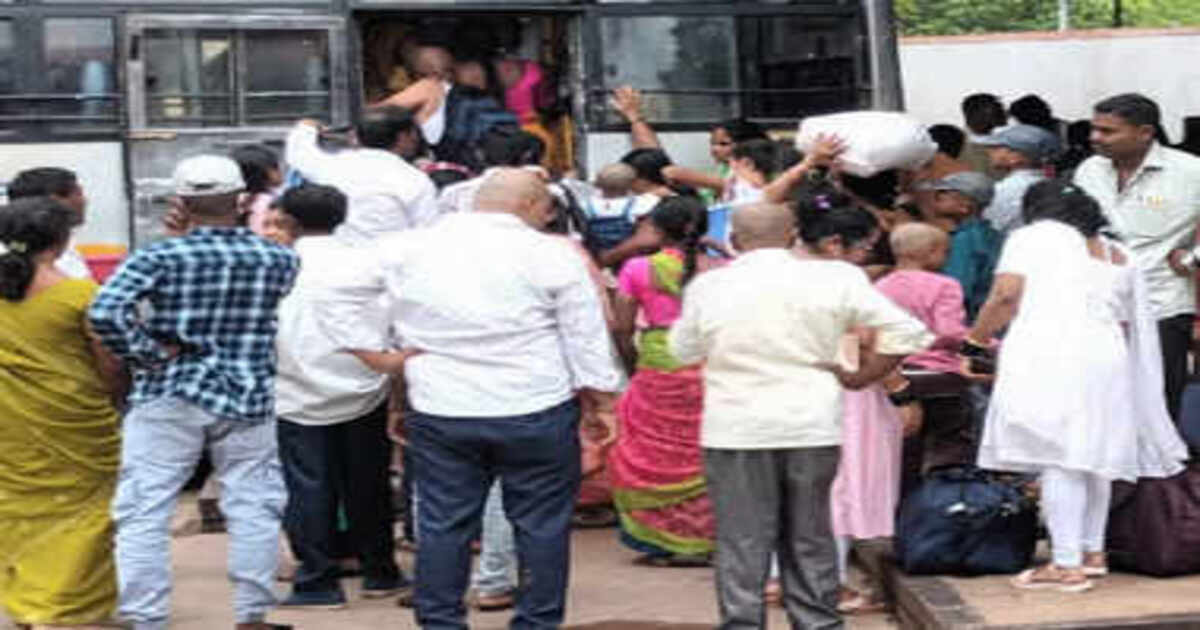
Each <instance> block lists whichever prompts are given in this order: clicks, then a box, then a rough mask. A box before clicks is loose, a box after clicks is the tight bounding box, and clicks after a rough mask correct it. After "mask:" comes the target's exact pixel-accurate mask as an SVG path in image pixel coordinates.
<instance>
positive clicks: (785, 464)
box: [704, 446, 844, 630]
mask: <svg viewBox="0 0 1200 630" xmlns="http://www.w3.org/2000/svg"><path fill="white" fill-rule="evenodd" d="M840 457H841V449H840V448H839V447H837V446H829V447H818V448H797V449H779V450H726V449H705V451H704V465H705V473H706V476H707V481H708V494H709V496H710V497H711V498H712V502H713V508H714V511H715V512H716V517H717V554H716V565H717V601H718V603H719V606H720V614H721V624H720V625H719V626H718V627H719V628H720V629H721V630H741V629H742V628H765V627H766V626H767V616H766V607H765V606H764V604H763V587H764V586H765V585H766V581H767V573H768V571H769V570H770V568H769V566H770V557H771V552H772V551H775V552H777V553H778V557H779V568H780V575H781V578H782V585H783V602H784V606H785V607H786V609H787V615H788V621H790V622H791V626H792V628H793V629H794V630H795V629H801V628H803V629H805V630H826V629H830V628H837V629H840V628H843V627H844V626H843V624H842V618H841V615H840V614H839V613H838V611H837V593H838V571H837V551H836V547H835V545H834V538H833V530H832V527H831V524H830V514H829V488H830V486H831V485H833V478H834V475H836V474H837V469H838V460H839V459H840Z"/></svg>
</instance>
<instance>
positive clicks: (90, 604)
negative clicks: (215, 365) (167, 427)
mask: <svg viewBox="0 0 1200 630" xmlns="http://www.w3.org/2000/svg"><path fill="white" fill-rule="evenodd" d="M74 221H75V217H74V215H73V213H72V212H71V210H68V209H67V208H66V207H64V206H62V205H60V204H59V203H58V202H56V201H53V200H51V199H49V198H47V197H34V198H27V199H20V200H18V201H14V202H13V203H12V204H10V205H8V206H4V207H0V365H3V366H4V369H2V370H0V495H2V496H3V497H4V500H3V501H0V550H3V551H0V563H2V564H0V603H3V606H4V608H5V612H6V613H7V614H8V616H9V617H11V618H12V619H13V620H14V621H15V622H16V623H17V624H18V625H19V626H20V627H29V626H38V627H41V626H43V625H49V626H89V627H90V626H92V625H97V624H102V623H105V622H107V621H108V620H109V619H110V617H111V615H112V612H113V609H114V607H115V605H116V597H117V584H116V574H115V568H114V564H113V556H112V521H111V519H110V517H109V512H108V508H109V503H110V502H111V501H112V497H113V491H114V487H115V484H116V480H117V465H118V462H119V455H120V439H119V437H118V433H117V430H118V422H119V416H118V414H117V410H116V408H115V407H114V406H113V402H112V399H113V397H114V394H115V392H116V389H117V388H116V387H115V383H116V382H117V381H118V380H119V379H118V378H117V375H119V374H120V366H119V364H118V363H117V362H116V361H115V360H114V359H112V357H111V356H110V355H109V354H108V353H107V352H105V351H103V349H102V348H101V347H100V345H99V344H98V343H96V342H94V341H93V340H92V339H91V337H90V335H89V334H88V332H87V330H86V324H85V323H84V322H85V319H84V314H85V312H86V310H87V307H88V304H89V303H90V302H91V300H92V296H93V295H94V294H95V292H96V290H97V286H96V284H95V283H93V282H92V281H91V280H82V279H72V278H68V277H66V276H65V275H63V274H62V273H61V272H60V271H58V269H56V268H55V260H57V258H58V257H59V255H60V254H62V251H63V249H64V248H65V247H66V246H67V242H68V239H69V237H70V230H71V226H72V225H73V223H74Z"/></svg>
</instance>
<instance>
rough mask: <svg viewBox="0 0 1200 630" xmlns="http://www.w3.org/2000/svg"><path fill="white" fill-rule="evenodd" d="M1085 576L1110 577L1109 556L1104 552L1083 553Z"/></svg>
mask: <svg viewBox="0 0 1200 630" xmlns="http://www.w3.org/2000/svg"><path fill="white" fill-rule="evenodd" d="M1083 574H1084V575H1086V576H1088V577H1104V576H1106V575H1108V556H1107V555H1106V554H1105V553H1104V552H1103V551H1085V552H1083Z"/></svg>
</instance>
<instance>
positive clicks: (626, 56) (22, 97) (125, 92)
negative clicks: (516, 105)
mask: <svg viewBox="0 0 1200 630" xmlns="http://www.w3.org/2000/svg"><path fill="white" fill-rule="evenodd" d="M889 5H890V2H888V0H764V1H761V2H754V1H724V2H720V1H710V2H703V1H695V0H693V1H687V2H677V1H661V0H660V1H656V2H616V1H607V0H574V1H573V0H541V1H536V2H535V1H528V2H521V1H520V0H517V1H510V2H497V1H494V0H475V1H472V2H460V1H456V0H426V1H425V2H419V3H413V2H406V1H403V0H276V1H274V2H272V1H270V0H208V1H207V2H196V1H192V2H181V1H180V0H124V1H121V2H113V1H111V0H0V143H2V144H0V183H2V182H4V181H6V180H7V179H9V178H11V177H12V176H13V175H14V174H15V173H17V172H18V171H20V170H22V169H25V168H30V167H34V166H62V167H65V168H70V169H72V170H74V171H76V172H77V173H78V174H79V176H80V178H81V181H82V183H83V185H84V187H85V190H86V192H87V193H88V195H89V197H90V199H91V203H90V206H89V207H90V214H89V217H88V220H87V224H86V226H85V227H84V228H83V231H82V232H81V233H80V235H79V236H80V238H79V241H80V242H81V243H90V244H100V245H104V246H107V247H110V248H114V249H122V248H132V247H136V246H138V245H139V244H144V243H146V242H148V241H150V240H152V239H153V238H155V237H156V235H157V233H158V230H159V229H160V227H159V225H160V221H159V218H160V216H161V213H162V212H163V209H164V203H163V199H164V196H165V194H166V192H167V186H166V182H167V179H168V178H169V175H170V171H171V168H172V166H173V165H174V163H175V162H176V161H178V160H179V159H180V158H181V157H184V156H187V155H192V154H196V153H200V152H211V151H216V152H221V153H225V152H228V151H229V150H230V149H232V148H233V147H235V146H237V145H239V144H243V143H249V142H264V141H265V142H275V143H278V142H279V141H280V140H281V139H282V137H283V133H284V131H285V130H286V129H287V128H288V127H289V126H290V125H291V123H293V122H294V121H295V120H296V119H297V118H300V117H315V118H320V119H323V120H325V121H328V123H329V124H330V125H332V126H341V125H347V124H350V123H352V122H353V120H354V117H355V113H356V112H358V111H360V110H361V108H362V107H363V106H364V105H365V104H367V103H370V102H373V101H374V100H375V99H377V98H379V97H380V96H382V95H384V94H386V93H387V92H389V91H390V90H391V89H393V88H394V87H395V83H396V81H397V77H398V76H399V77H401V80H402V76H403V73H402V71H401V70H400V68H401V66H402V60H403V57H404V53H405V51H406V50H409V49H410V48H411V45H412V43H413V42H424V43H443V44H445V45H448V46H450V47H451V48H452V49H453V48H460V47H471V48H477V49H480V50H503V51H504V53H503V54H504V55H507V56H509V57H512V58H516V59H524V60H527V61H534V62H537V63H538V64H540V67H541V68H542V69H543V70H544V72H545V75H546V77H547V79H548V80H549V81H550V84H551V85H553V86H555V87H554V92H555V94H556V95H557V101H558V103H559V107H558V119H559V122H560V123H562V122H565V124H568V125H569V126H570V128H571V129H572V130H573V134H572V137H573V138H574V141H573V142H572V143H571V144H572V146H573V149H574V150H573V151H572V153H571V159H572V161H573V163H574V164H575V166H577V167H578V168H579V169H580V170H581V171H582V172H587V169H588V167H589V166H592V167H595V166H596V165H602V164H605V163H609V162H612V161H614V160H616V159H617V158H619V157H620V155H621V154H623V153H624V152H625V151H627V150H628V148H629V141H628V138H627V128H625V127H623V125H622V121H621V120H620V118H619V117H617V116H616V115H615V114H614V112H612V111H611V109H610V108H609V107H608V106H607V100H608V93H609V92H610V91H611V90H612V89H613V88H614V87H616V86H619V85H625V84H629V85H633V86H634V87H636V88H638V89H640V90H641V91H642V92H643V93H644V95H645V97H644V100H645V109H646V115H647V118H648V120H649V122H650V123H651V124H653V125H654V126H655V128H656V129H657V130H658V131H659V133H660V136H661V138H662V139H663V142H664V144H665V146H666V148H667V150H668V151H669V152H670V153H671V155H672V157H673V158H674V159H675V160H676V161H679V162H681V163H684V164H689V165H694V166H701V167H705V166H709V165H710V164H709V163H708V160H709V158H708V146H707V144H708V129H709V127H710V126H711V125H712V124H713V123H714V122H716V121H719V120H723V119H727V118H733V117H743V118H747V119H750V120H753V121H756V122H759V123H761V124H764V125H766V126H768V127H774V128H779V129H783V128H792V127H793V126H794V125H795V123H796V120H797V119H798V118H800V117H801V116H804V115H809V114H814V113H822V112H828V111H835V110H844V109H854V108H868V107H874V108H898V107H899V106H900V102H899V94H900V86H899V72H898V68H897V66H896V51H895V37H894V31H893V29H892V27H891V17H890V9H889ZM489 47H490V48H489Z"/></svg>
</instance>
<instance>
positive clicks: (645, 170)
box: [621, 149, 671, 186]
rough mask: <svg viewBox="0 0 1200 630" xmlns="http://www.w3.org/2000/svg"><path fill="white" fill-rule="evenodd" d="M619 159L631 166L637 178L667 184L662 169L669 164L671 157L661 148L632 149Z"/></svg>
mask: <svg viewBox="0 0 1200 630" xmlns="http://www.w3.org/2000/svg"><path fill="white" fill-rule="evenodd" d="M621 161H622V162H624V163H625V164H628V165H630V166H632V167H633V170H634V172H636V173H637V176H638V178H639V179H644V180H646V181H648V182H654V183H655V184H659V185H662V186H666V185H667V180H666V178H664V177H663V174H662V170H663V169H664V168H666V167H668V166H670V165H671V158H669V157H667V152H666V151H663V150H662V149H634V150H632V151H630V152H629V153H626V154H625V157H623V158H621Z"/></svg>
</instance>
